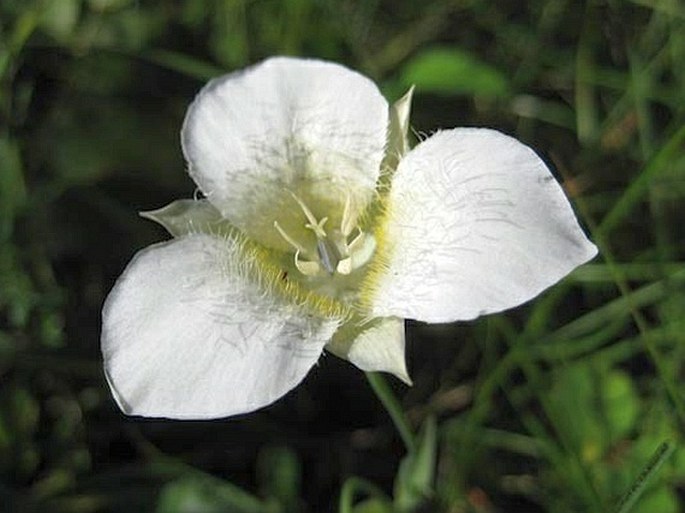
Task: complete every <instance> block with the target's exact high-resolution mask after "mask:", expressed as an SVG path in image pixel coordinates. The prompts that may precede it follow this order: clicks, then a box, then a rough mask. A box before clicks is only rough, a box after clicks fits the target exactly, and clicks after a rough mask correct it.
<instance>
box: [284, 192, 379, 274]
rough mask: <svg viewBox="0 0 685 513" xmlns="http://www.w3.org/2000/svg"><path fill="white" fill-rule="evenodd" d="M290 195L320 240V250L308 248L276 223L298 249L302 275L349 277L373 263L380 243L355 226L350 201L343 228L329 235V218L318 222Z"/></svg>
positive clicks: (306, 224)
mask: <svg viewBox="0 0 685 513" xmlns="http://www.w3.org/2000/svg"><path fill="white" fill-rule="evenodd" d="M290 194H291V195H292V197H293V199H294V200H295V201H296V202H297V204H298V205H299V207H300V208H301V209H302V212H303V213H304V216H305V218H306V223H305V224H304V227H305V228H306V229H308V230H311V231H312V232H313V233H314V235H315V237H316V247H315V248H314V247H312V246H311V245H310V246H309V247H308V246H307V245H306V244H301V243H300V242H298V241H297V240H295V239H293V238H292V237H291V236H290V235H288V233H286V232H285V230H284V229H283V228H281V226H280V225H279V224H278V222H277V221H274V227H275V228H276V230H278V233H279V234H280V235H281V237H283V239H285V240H286V241H287V242H288V244H290V245H291V246H292V247H293V248H294V249H295V257H294V259H295V267H296V269H297V270H298V271H300V272H301V273H302V274H303V275H305V276H309V277H320V276H325V275H329V276H330V275H334V274H336V273H338V274H342V275H348V274H350V273H351V272H352V271H354V270H356V269H358V268H360V267H361V266H363V265H364V264H365V263H366V262H368V261H369V259H370V258H371V256H372V255H373V252H374V250H375V247H376V243H375V240H374V238H373V237H372V236H371V235H369V234H366V233H364V232H363V231H362V230H361V229H360V228H359V227H358V226H356V224H354V223H355V220H354V219H353V218H352V215H351V212H350V210H351V209H350V199H349V197H348V198H347V201H346V202H345V210H344V212H343V216H342V221H341V223H340V227H339V228H333V229H331V230H328V231H326V228H325V225H326V222H327V221H328V217H322V218H321V219H320V220H317V219H316V217H315V216H314V214H313V213H312V211H311V210H310V209H309V207H307V205H305V203H304V202H303V201H302V200H301V199H300V198H299V197H298V196H296V195H295V194H294V193H293V192H290ZM355 231H356V233H354V232H355Z"/></svg>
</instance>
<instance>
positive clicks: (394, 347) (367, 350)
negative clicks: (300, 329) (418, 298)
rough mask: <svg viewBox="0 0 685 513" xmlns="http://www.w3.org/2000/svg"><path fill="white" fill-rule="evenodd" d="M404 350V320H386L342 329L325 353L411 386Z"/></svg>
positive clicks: (391, 318) (394, 318)
mask: <svg viewBox="0 0 685 513" xmlns="http://www.w3.org/2000/svg"><path fill="white" fill-rule="evenodd" d="M404 346H405V339H404V319H398V318H396V317H388V318H384V319H373V320H372V321H370V323H369V324H367V325H365V326H363V327H362V328H358V329H354V328H350V327H349V326H348V327H345V326H343V327H341V328H340V330H338V332H337V333H336V334H335V335H334V336H333V340H332V341H331V343H330V344H328V345H327V346H326V349H327V350H329V351H330V352H332V353H333V354H335V355H337V356H339V357H340V358H344V359H346V360H348V361H350V362H351V363H353V364H354V365H356V366H357V367H359V368H360V369H361V370H363V371H370V372H373V371H380V372H389V373H391V374H394V375H395V376H396V377H397V378H399V379H400V380H402V381H404V382H405V383H406V384H407V385H411V384H412V382H411V378H410V377H409V373H408V372H407V364H406V362H405V355H404Z"/></svg>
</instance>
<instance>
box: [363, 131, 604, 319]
mask: <svg viewBox="0 0 685 513" xmlns="http://www.w3.org/2000/svg"><path fill="white" fill-rule="evenodd" d="M387 207H388V208H387V212H386V219H385V226H383V230H382V233H381V235H380V236H379V254H378V256H377V260H376V261H375V269H374V270H373V271H372V273H371V275H370V279H369V280H368V281H367V283H366V284H365V291H364V292H365V297H366V301H367V302H368V303H370V304H369V305H368V306H369V307H370V309H371V311H372V313H373V315H376V316H390V315H395V316H398V317H407V318H413V319H418V320H423V321H427V322H448V321H454V320H467V319H473V318H475V317H477V316H479V315H483V314H486V313H490V312H497V311H500V310H504V309H507V308H511V307H513V306H516V305H518V304H520V303H522V302H524V301H527V300H529V299H531V298H533V297H534V296H536V295H537V294H539V293H540V292H541V291H542V290H544V289H545V288H547V287H549V286H550V285H552V284H554V283H555V282H556V281H558V280H560V279H561V278H563V277H564V276H565V275H566V274H567V273H569V272H570V271H571V270H573V269H574V268H575V267H576V266H578V265H580V264H582V263H584V262H586V261H588V260H589V259H591V258H592V257H593V256H594V255H595V254H596V252H597V250H596V248H595V246H594V245H593V244H592V243H591V242H590V241H588V240H587V238H586V237H585V235H584V234H583V232H582V230H581V229H580V227H579V225H578V222H577V220H576V218H575V215H574V213H573V210H572V209H571V206H570V205H569V202H568V200H567V199H566V197H565V195H564V193H563V191H562V189H561V187H560V186H559V184H558V183H557V182H556V181H555V180H554V178H553V177H552V175H551V174H550V172H549V170H548V169H547V167H546V166H545V164H544V163H543V162H542V160H540V158H539V157H538V156H537V155H536V154H535V153H534V152H533V151H532V150H531V149H530V148H528V147H527V146H524V145H523V144H521V143H519V142H518V141H516V140H515V139H513V138H511V137H508V136H505V135H503V134H501V133H499V132H496V131H493V130H486V129H455V130H449V131H444V132H440V133H437V134H435V135H434V136H432V137H431V138H429V139H428V140H426V141H424V142H422V143H421V144H419V145H418V146H417V147H416V148H415V149H414V150H412V151H411V152H410V153H409V154H407V156H406V158H405V159H403V160H402V162H401V163H400V165H399V167H398V169H397V171H396V173H395V175H394V178H393V184H392V190H391V192H390V195H389V198H388V205H387Z"/></svg>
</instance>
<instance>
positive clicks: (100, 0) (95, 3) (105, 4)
mask: <svg viewBox="0 0 685 513" xmlns="http://www.w3.org/2000/svg"><path fill="white" fill-rule="evenodd" d="M132 3H133V0H88V4H90V7H91V9H93V10H95V11H106V10H116V9H121V8H122V7H126V6H127V5H130V4H132Z"/></svg>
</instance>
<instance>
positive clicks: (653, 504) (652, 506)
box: [629, 486, 681, 513]
mask: <svg viewBox="0 0 685 513" xmlns="http://www.w3.org/2000/svg"><path fill="white" fill-rule="evenodd" d="M679 504H680V501H679V500H678V495H677V494H676V493H675V492H674V491H673V490H671V489H670V488H668V487H666V486H662V487H660V488H658V489H656V490H654V491H652V492H649V493H647V494H645V495H644V496H643V497H642V498H641V499H640V500H639V501H638V503H637V504H636V505H635V506H634V507H633V508H632V509H630V510H629V511H630V513H657V512H658V513H678V512H679V511H681V510H680V507H679Z"/></svg>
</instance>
